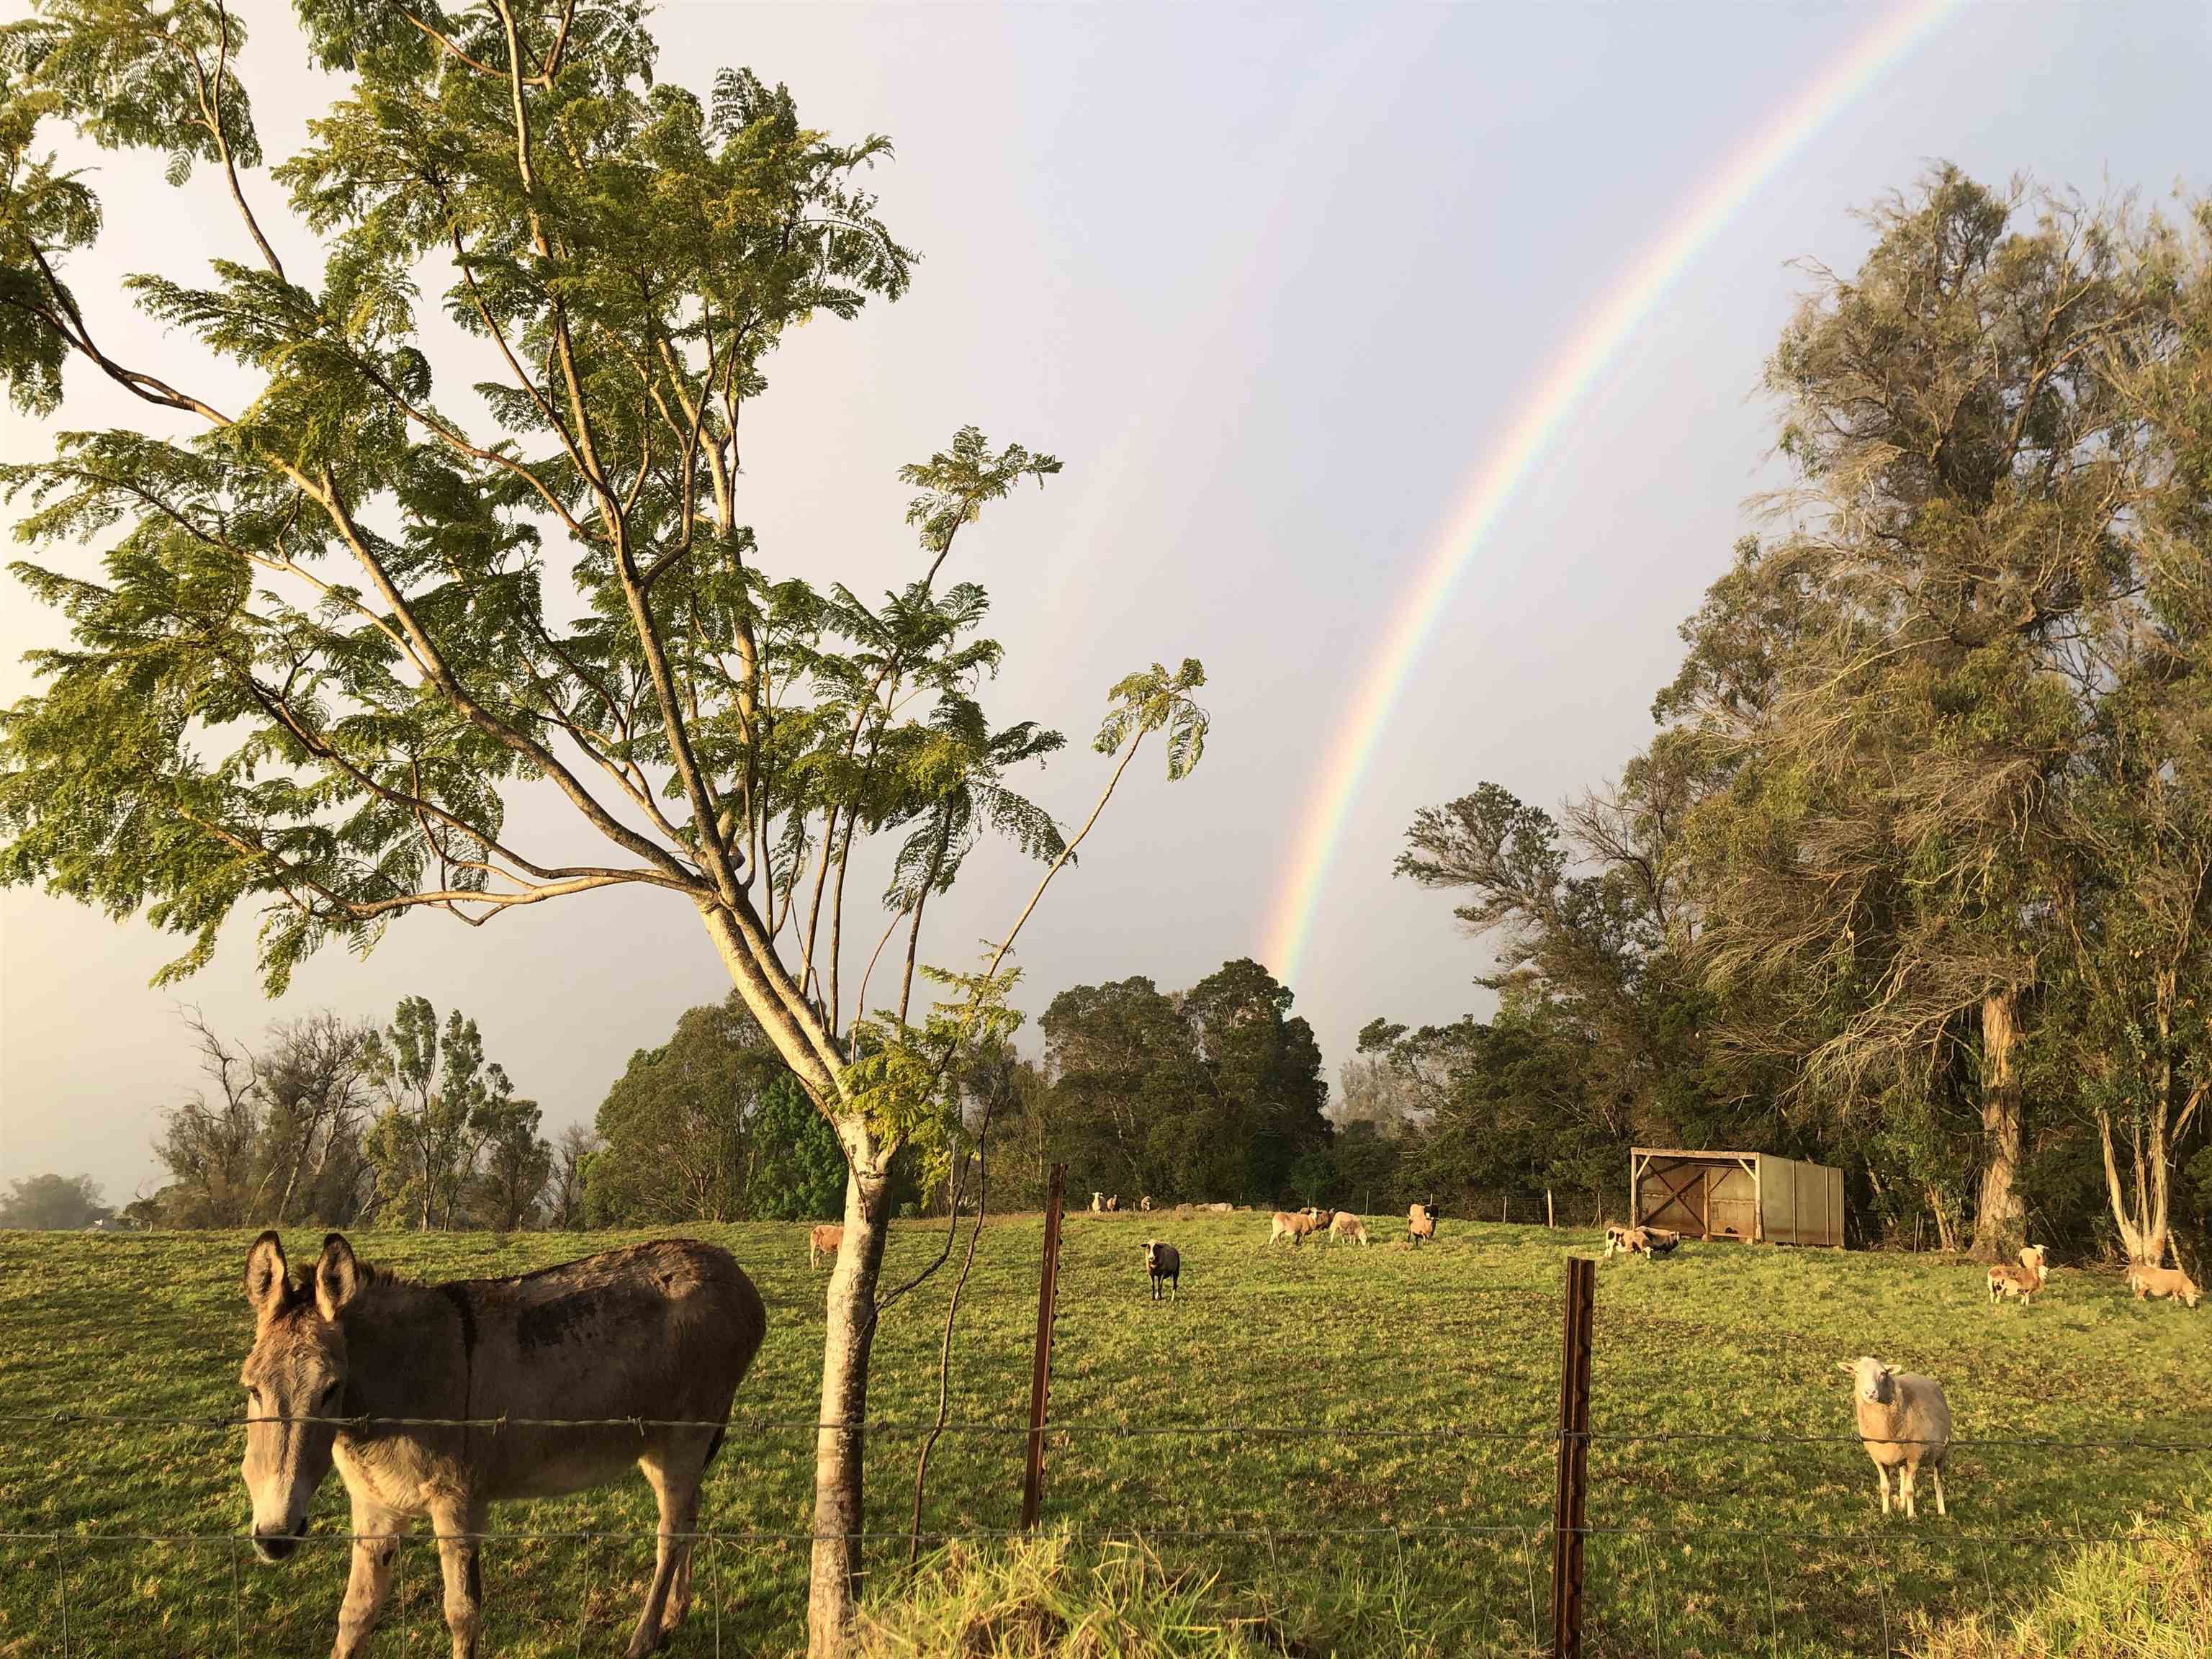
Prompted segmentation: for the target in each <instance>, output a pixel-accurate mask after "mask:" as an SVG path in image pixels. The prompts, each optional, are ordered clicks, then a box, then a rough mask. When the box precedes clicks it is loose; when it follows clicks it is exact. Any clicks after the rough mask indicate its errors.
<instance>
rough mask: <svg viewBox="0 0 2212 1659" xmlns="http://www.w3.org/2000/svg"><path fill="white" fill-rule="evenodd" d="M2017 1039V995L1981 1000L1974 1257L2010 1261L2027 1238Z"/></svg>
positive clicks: (2008, 992)
mask: <svg viewBox="0 0 2212 1659" xmlns="http://www.w3.org/2000/svg"><path fill="white" fill-rule="evenodd" d="M2019 1040H2020V993H2019V992H2018V991H2017V990H2015V989H2010V988H2008V989H2006V990H2002V991H1999V992H1996V993H1994V994H1991V995H1990V996H1986V997H1984V998H1983V999H1982V1195H1981V1202H1980V1205H1979V1206H1978V1208H1977V1210H1976V1212H1975V1215H1974V1254H1975V1255H1978V1256H1983V1257H1985V1258H1988V1259H1990V1260H1992V1261H1995V1260H2002V1259H2006V1258H2009V1257H2010V1256H2011V1255H2012V1253H2013V1252H2014V1251H2015V1250H2016V1249H2019V1248H2020V1246H2021V1243H2024V1242H2025V1240H2026V1237H2027V1208H2026V1206H2024V1205H2023V1204H2022V1203H2021V1196H2020V1190H2019V1185H2018V1182H2019V1179H2020V1164H2021V1156H2022V1154H2023V1152H2024V1150H2025V1146H2026V1138H2025V1135H2024V1133H2023V1132H2022V1129H2021V1098H2020V1071H2019V1068H2018V1067H2017V1066H2015V1065H2014V1063H2013V1046H2014V1044H2015V1043H2016V1042H2018V1041H2019Z"/></svg>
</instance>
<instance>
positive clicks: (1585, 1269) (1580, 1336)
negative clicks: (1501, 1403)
mask: <svg viewBox="0 0 2212 1659" xmlns="http://www.w3.org/2000/svg"><path fill="white" fill-rule="evenodd" d="M1596 1293H1597V1263H1596V1262H1595V1261H1592V1260H1591V1259H1590V1258H1589V1256H1586V1255H1571V1256H1569V1257H1568V1258H1567V1296H1566V1320H1565V1328H1564V1329H1563V1331H1562V1333H1561V1335H1560V1340H1559V1480H1558V1484H1557V1485H1556V1486H1555V1487H1554V1488H1553V1498H1552V1655H1553V1659H1581V1656H1582V1650H1583V1534H1584V1530H1585V1528H1584V1524H1583V1522H1584V1517H1585V1514H1586V1508H1585V1503H1584V1499H1585V1498H1586V1496H1587V1492H1588V1489H1589V1422H1590V1410H1589V1389H1590V1312H1591V1310H1592V1308H1593V1307H1594V1305H1595V1303H1596V1300H1597V1294H1596Z"/></svg>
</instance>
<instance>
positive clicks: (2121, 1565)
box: [1914, 1514, 2212, 1659]
mask: <svg viewBox="0 0 2212 1659" xmlns="http://www.w3.org/2000/svg"><path fill="white" fill-rule="evenodd" d="M1917 1623H1918V1624H1919V1626H1920V1629H1919V1631H1918V1632H1917V1635H1918V1640H1917V1641H1916V1642H1915V1644H1914V1650H1915V1652H1916V1653H1917V1656H1918V1659H2062V1656H2063V1659H2203V1656H2204V1655H2206V1654H2208V1653H2212V1519H2208V1517H2207V1516H2203V1515H2201V1514H2200V1515H2196V1516H2191V1517H2189V1519H2188V1520H2187V1521H2185V1522H2176V1523H2171V1524H2167V1525H2163V1526H2148V1527H2139V1528H2136V1534H2135V1535H2134V1536H2132V1537H2130V1538H2129V1539H2126V1540H2125V1541H2121V1542H2118V1543H2106V1544H2092V1545H2089V1546H2087V1547H2084V1548H2083V1549H2082V1550H2081V1552H2080V1553H2078V1554H2076V1555H2075V1557H2074V1558H2073V1559H2071V1560H2070V1561H2069V1562H2067V1563H2065V1564H2064V1565H2063V1566H2061V1567H2060V1568H2059V1569H2058V1570H2057V1571H2056V1572H2055V1573H2054V1574H2053V1575H2052V1577H2051V1585H2050V1588H2049V1589H2047V1590H2046V1591H2045V1593H2044V1594H2043V1595H2040V1596H2039V1597H2037V1598H2036V1600H2035V1601H2033V1603H2032V1604H2031V1605H2030V1606H2029V1607H2027V1610H2026V1611H2024V1612H2022V1613H2018V1614H2015V1615H2014V1616H2013V1617H2011V1618H2008V1619H1999V1620H1992V1619H1990V1618H1989V1617H1988V1616H1986V1615H1985V1614H1982V1613H1973V1614H1970V1615H1969V1616H1967V1617H1966V1618H1964V1619H1960V1620H1952V1621H1948V1622H1945V1623H1942V1624H1934V1625H1931V1624H1930V1623H1929V1621H1928V1620H1924V1619H1923V1620H1918V1621H1917Z"/></svg>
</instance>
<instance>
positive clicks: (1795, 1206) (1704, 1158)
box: [1628, 1146, 1844, 1249]
mask: <svg viewBox="0 0 2212 1659" xmlns="http://www.w3.org/2000/svg"><path fill="white" fill-rule="evenodd" d="M1628 1195H1629V1218H1630V1221H1631V1223H1632V1225H1635V1226H1638V1227H1644V1226H1651V1227H1667V1228H1671V1229H1672V1230H1673V1231H1675V1232H1678V1233H1680V1234H1681V1235H1682V1237H1685V1238H1737V1239H1742V1240H1745V1241H1747V1242H1750V1243H1764V1244H1824V1245H1827V1246H1830V1247H1831V1248H1833V1249H1842V1248H1843V1243H1844V1172H1843V1171H1842V1170H1832V1169H1830V1168H1829V1167H1828V1166H1827V1165H1826V1164H1805V1163H1801V1162H1799V1161H1798V1160H1797V1159H1796V1158H1777V1157H1776V1156H1775V1155H1774V1154H1773V1153H1771V1152H1684V1151H1682V1150H1680V1149H1679V1148H1675V1147H1666V1146H1632V1147H1630V1148H1629V1149H1628Z"/></svg>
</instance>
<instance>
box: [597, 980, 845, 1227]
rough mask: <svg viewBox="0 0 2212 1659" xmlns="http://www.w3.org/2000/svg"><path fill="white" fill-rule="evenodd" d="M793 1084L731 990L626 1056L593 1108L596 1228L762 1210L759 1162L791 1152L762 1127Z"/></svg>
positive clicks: (733, 1217)
mask: <svg viewBox="0 0 2212 1659" xmlns="http://www.w3.org/2000/svg"><path fill="white" fill-rule="evenodd" d="M789 1078H790V1073H789V1072H788V1071H787V1069H786V1067H785V1066H784V1064H783V1062H782V1060H780V1059H779V1058H778V1057H777V1055H776V1052H775V1046H774V1045H773V1044H772V1043H770V1042H769V1040H768V1036H767V1034H766V1033H765V1032H764V1031H763V1030H761V1028H760V1023H759V1022H758V1021H757V1020H756V1019H754V1018H753V1017H752V1016H751V1014H750V1013H749V1012H746V1009H745V1006H744V1000H743V999H742V998H740V997H739V996H738V994H737V993H736V992H734V991H733V992H732V993H731V994H729V995H728V996H727V997H726V998H725V999H723V1000H722V1001H720V1002H719V1003H710V1004H708V1006H705V1007H701V1008H694V1009H691V1010H690V1012H687V1013H685V1014H684V1016H683V1018H680V1019H678V1021H677V1022H676V1030H675V1031H674V1033H673V1034H672V1035H671V1036H670V1037H669V1040H668V1041H667V1042H665V1043H663V1044H661V1045H660V1046H659V1048H641V1049H639V1050H638V1051H637V1052H636V1053H635V1054H632V1055H631V1056H630V1060H629V1067H628V1068H627V1069H626V1070H625V1071H624V1072H623V1075H622V1076H621V1077H620V1078H619V1079H617V1080H616V1082H615V1085H614V1087H613V1088H611V1089H610V1090H609V1091H607V1097H606V1098H605V1100H604V1101H602V1102H601V1103H600V1104H599V1117H598V1120H597V1122H596V1124H595V1127H596V1128H597V1131H598V1134H599V1151H598V1152H595V1153H594V1154H593V1155H592V1159H591V1162H590V1164H589V1166H588V1168H587V1169H586V1174H585V1177H584V1181H585V1188H586V1211H587V1213H588V1214H589V1215H590V1217H591V1218H592V1221H593V1222H595V1223H597V1224H599V1225H607V1224H610V1223H613V1224H618V1225H639V1224H643V1223H653V1222H669V1221H734V1220H739V1219H742V1218H745V1217H747V1216H750V1215H753V1214H757V1213H759V1212H757V1211H756V1210H754V1209H753V1208H752V1207H750V1206H751V1204H752V1202H753V1196H752V1194H753V1188H754V1185H755V1183H756V1182H758V1181H759V1180H760V1179H761V1178H762V1175H763V1167H762V1166H763V1161H764V1160H766V1159H769V1158H775V1157H779V1156H786V1155H787V1154H786V1153H785V1152H783V1151H782V1150H781V1149H780V1148H778V1147H776V1146H775V1145H774V1144H773V1143H772V1142H771V1141H769V1140H768V1139H764V1138H763V1136H762V1135H761V1134H760V1133H759V1132H758V1124H759V1121H760V1120H761V1119H762V1118H763V1117H764V1116H765V1115H767V1113H768V1112H769V1109H770V1106H771V1102H773V1101H774V1100H775V1099H776V1098H777V1093H778V1090H779V1088H780V1086H781V1085H784V1084H787V1082H788V1081H789ZM817 1115H818V1114H817ZM824 1132H825V1133H826V1132H827V1126H826V1125H825V1126H824ZM832 1145H833V1146H834V1145H835V1143H834V1141H833V1142H832ZM841 1170H842V1165H841ZM841 1190H842V1182H841Z"/></svg>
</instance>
